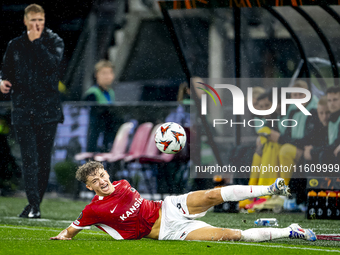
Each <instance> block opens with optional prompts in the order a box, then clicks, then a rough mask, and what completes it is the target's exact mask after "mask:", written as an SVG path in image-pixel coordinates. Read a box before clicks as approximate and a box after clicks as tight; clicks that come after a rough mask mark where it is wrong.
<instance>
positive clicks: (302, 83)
mask: <svg viewBox="0 0 340 255" xmlns="http://www.w3.org/2000/svg"><path fill="white" fill-rule="evenodd" d="M293 87H294V88H303V89H308V84H307V82H305V81H304V80H296V81H295V82H294V85H293Z"/></svg>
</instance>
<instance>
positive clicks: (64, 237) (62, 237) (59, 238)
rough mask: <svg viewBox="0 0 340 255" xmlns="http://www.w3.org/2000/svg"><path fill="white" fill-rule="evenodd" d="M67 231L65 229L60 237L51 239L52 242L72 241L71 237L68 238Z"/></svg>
mask: <svg viewBox="0 0 340 255" xmlns="http://www.w3.org/2000/svg"><path fill="white" fill-rule="evenodd" d="M66 235H67V229H64V230H63V231H61V232H60V233H59V235H57V236H54V237H51V238H50V240H72V238H70V237H66Z"/></svg>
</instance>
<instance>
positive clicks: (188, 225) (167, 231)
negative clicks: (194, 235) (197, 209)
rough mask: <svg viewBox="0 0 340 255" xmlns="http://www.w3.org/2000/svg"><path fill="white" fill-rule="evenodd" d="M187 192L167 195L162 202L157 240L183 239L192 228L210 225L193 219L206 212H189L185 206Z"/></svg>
mask: <svg viewBox="0 0 340 255" xmlns="http://www.w3.org/2000/svg"><path fill="white" fill-rule="evenodd" d="M187 197H188V194H184V195H180V196H168V197H166V198H165V200H164V202H163V204H162V218H161V228H160V230H159V237H158V239H159V240H184V239H185V238H186V236H187V235H188V234H189V233H190V232H191V231H193V230H196V229H199V228H203V227H211V225H209V224H207V223H205V222H203V221H199V220H195V219H197V218H200V217H203V216H204V215H205V214H206V213H207V212H202V213H199V214H189V211H188V207H187Z"/></svg>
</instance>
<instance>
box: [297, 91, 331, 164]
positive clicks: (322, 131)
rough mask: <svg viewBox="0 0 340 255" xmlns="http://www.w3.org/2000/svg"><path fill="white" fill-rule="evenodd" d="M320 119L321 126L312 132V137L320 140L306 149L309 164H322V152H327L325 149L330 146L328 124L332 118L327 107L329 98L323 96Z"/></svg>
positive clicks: (320, 102) (319, 110) (319, 109)
mask: <svg viewBox="0 0 340 255" xmlns="http://www.w3.org/2000/svg"><path fill="white" fill-rule="evenodd" d="M316 110H317V112H318V118H319V121H320V123H321V125H317V126H316V127H314V128H313V130H311V134H310V137H311V138H316V137H317V138H318V139H313V140H314V143H313V145H307V146H305V148H304V152H303V155H304V159H305V161H308V163H309V164H310V163H315V164H317V163H320V160H319V156H320V153H321V152H322V151H324V150H325V147H326V146H327V144H328V123H329V117H330V111H329V109H328V105H327V96H323V97H321V98H320V99H319V102H318V107H317V109H316Z"/></svg>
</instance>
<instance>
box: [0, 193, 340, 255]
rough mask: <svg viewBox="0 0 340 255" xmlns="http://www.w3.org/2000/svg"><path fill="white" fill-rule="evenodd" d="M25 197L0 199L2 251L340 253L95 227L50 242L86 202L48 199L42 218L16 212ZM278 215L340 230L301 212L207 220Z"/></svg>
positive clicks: (288, 242) (291, 244)
mask: <svg viewBox="0 0 340 255" xmlns="http://www.w3.org/2000/svg"><path fill="white" fill-rule="evenodd" d="M25 204H26V199H24V198H0V254H6V255H7V254H25V255H28V254H87V253H89V252H90V253H92V252H93V253H95V254H104V253H108V254H118V253H119V254H196V255H197V254H228V255H232V254H251V255H256V254H261V255H263V254H275V255H280V254H284V255H288V254H319V255H320V254H340V242H336V241H323V240H318V241H316V242H307V241H303V240H296V239H278V240H275V241H270V242H262V243H245V242H198V241H190V242H188V241H157V240H149V239H142V240H126V241H125V240H124V241H115V240H114V239H112V238H111V237H110V236H109V235H107V234H105V233H104V232H102V231H99V230H98V229H97V228H95V227H93V228H91V230H83V231H82V232H80V233H79V234H78V235H77V236H76V237H75V238H74V239H73V240H72V241H52V240H49V237H51V236H55V235H57V234H58V233H59V232H60V231H61V230H62V229H64V228H65V227H67V226H69V224H70V223H71V222H72V221H73V220H74V219H76V218H77V217H78V215H79V213H80V211H81V210H82V209H83V208H84V206H85V205H86V204H87V202H81V201H72V200H67V199H46V200H44V201H43V203H42V205H41V210H42V216H43V218H42V219H38V220H34V219H32V220H29V219H19V218H17V217H16V215H17V214H18V213H20V212H21V210H22V208H23V207H24V206H25ZM273 217H274V218H277V219H278V221H279V225H280V227H286V226H288V225H289V224H290V223H293V222H297V223H299V224H300V225H302V227H304V228H312V229H313V230H314V231H315V232H316V233H317V234H339V233H340V221H335V220H334V221H331V220H311V221H310V220H306V219H305V218H304V215H303V214H299V213H294V214H293V213H282V214H274V213H254V214H241V213H239V214H226V213H212V212H208V213H207V215H206V216H205V217H203V218H202V220H203V221H205V222H207V223H209V224H211V225H214V226H218V227H226V228H238V229H248V228H252V227H254V220H256V219H257V218H273Z"/></svg>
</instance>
